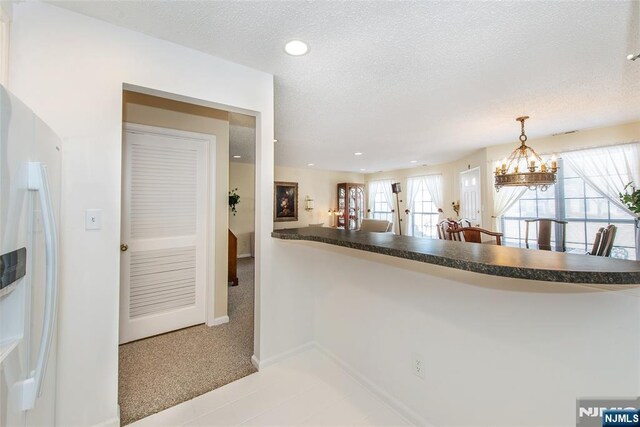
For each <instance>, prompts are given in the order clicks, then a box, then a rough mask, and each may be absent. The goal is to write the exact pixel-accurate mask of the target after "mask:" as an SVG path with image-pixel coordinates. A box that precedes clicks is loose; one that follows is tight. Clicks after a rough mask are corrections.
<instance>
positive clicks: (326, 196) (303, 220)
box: [229, 162, 364, 254]
mask: <svg viewBox="0 0 640 427" xmlns="http://www.w3.org/2000/svg"><path fill="white" fill-rule="evenodd" d="M253 171H254V167H253V165H251V164H247V163H239V162H231V163H230V164H229V188H236V187H237V188H238V194H240V204H239V205H238V206H237V210H238V213H237V214H236V216H233V215H232V216H231V217H230V218H229V226H230V228H231V230H232V231H233V232H234V233H235V234H236V236H237V237H238V254H245V253H249V233H251V232H252V231H253V229H254V223H253V191H254V189H253V182H252V180H251V177H252V176H253ZM274 173H275V178H274V179H275V181H285V182H297V183H298V193H299V194H298V221H286V222H274V223H273V228H274V229H275V230H278V229H282V228H295V227H306V226H308V225H309V224H319V223H324V226H325V227H330V226H331V224H332V222H331V221H332V219H331V216H330V215H329V214H328V211H329V209H335V208H337V206H338V201H337V193H338V190H337V185H338V184H339V183H341V182H355V183H364V175H363V174H360V173H351V172H336V171H327V170H318V169H313V168H291V167H283V166H276V167H275V172H274ZM307 196H309V197H311V198H312V199H313V201H314V209H313V210H310V211H307V210H305V203H304V200H305V198H306V197H307ZM272 217H273V214H272ZM333 221H335V218H334V219H333Z"/></svg>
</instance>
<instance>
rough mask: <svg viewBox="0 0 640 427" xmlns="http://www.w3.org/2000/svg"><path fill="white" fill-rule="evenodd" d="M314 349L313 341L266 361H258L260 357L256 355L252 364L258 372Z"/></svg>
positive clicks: (252, 358) (252, 359)
mask: <svg viewBox="0 0 640 427" xmlns="http://www.w3.org/2000/svg"><path fill="white" fill-rule="evenodd" d="M314 347H315V343H314V342H313V341H310V342H308V343H305V344H302V345H300V346H298V347H295V348H292V349H291V350H287V351H284V352H282V353H280V354H276V355H275V356H271V357H268V358H267V359H265V360H260V359H258V357H257V356H256V355H255V354H254V355H253V356H251V363H252V364H253V366H255V367H256V369H257V370H260V369H263V368H265V367H267V366H269V365H273V364H274V363H276V362H279V361H281V360H283V359H286V358H287V357H291V356H294V355H296V354H298V353H302V352H303V351H306V350H311V349H312V348H314Z"/></svg>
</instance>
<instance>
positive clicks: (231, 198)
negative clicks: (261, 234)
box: [229, 188, 240, 216]
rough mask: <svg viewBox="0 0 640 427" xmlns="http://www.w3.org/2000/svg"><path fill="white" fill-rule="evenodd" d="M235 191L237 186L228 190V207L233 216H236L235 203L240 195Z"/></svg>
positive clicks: (238, 200)
mask: <svg viewBox="0 0 640 427" xmlns="http://www.w3.org/2000/svg"><path fill="white" fill-rule="evenodd" d="M237 191H238V189H237V188H234V189H233V190H231V191H229V207H230V208H231V212H232V213H233V216H236V213H237V212H238V211H237V210H236V205H237V204H238V203H240V195H238V193H237Z"/></svg>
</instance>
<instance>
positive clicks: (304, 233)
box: [271, 227, 640, 285]
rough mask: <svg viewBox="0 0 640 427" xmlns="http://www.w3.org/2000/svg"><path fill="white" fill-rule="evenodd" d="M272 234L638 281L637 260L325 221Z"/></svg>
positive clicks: (556, 278) (588, 279)
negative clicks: (326, 225)
mask: <svg viewBox="0 0 640 427" xmlns="http://www.w3.org/2000/svg"><path fill="white" fill-rule="evenodd" d="M271 236H272V237H275V238H278V239H283V240H307V241H311V242H321V243H326V244H329V245H335V246H342V247H347V248H352V249H358V250H362V251H368V252H374V253H378V254H383V255H389V256H393V257H398V258H405V259H410V260H414V261H420V262H424V263H428V264H435V265H441V266H444V267H450V268H456V269H459V270H467V271H473V272H476V273H482V274H490V275H493V276H504V277H513V278H518V279H529V280H541V281H547V282H565V283H587V284H611V285H632V284H638V285H640V261H627V260H620V259H613V258H602V257H594V256H589V255H581V254H570V253H562V252H550V251H540V250H532V249H520V248H513V247H507V246H495V245H485V244H478V243H466V242H453V241H448V240H434V239H421V238H415V237H408V236H396V235H393V234H390V233H368V232H360V231H348V230H338V229H334V228H324V227H306V228H291V229H284V230H276V231H274V232H272V233H271Z"/></svg>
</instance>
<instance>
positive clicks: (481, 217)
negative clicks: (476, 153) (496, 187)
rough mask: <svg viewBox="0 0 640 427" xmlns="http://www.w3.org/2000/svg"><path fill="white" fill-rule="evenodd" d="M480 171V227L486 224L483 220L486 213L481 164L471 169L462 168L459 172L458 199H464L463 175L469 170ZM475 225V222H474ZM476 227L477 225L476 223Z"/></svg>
mask: <svg viewBox="0 0 640 427" xmlns="http://www.w3.org/2000/svg"><path fill="white" fill-rule="evenodd" d="M476 171H477V172H478V181H479V182H478V196H479V197H480V203H478V209H479V210H480V212H478V222H479V224H480V227H483V226H484V225H483V224H484V221H483V219H484V218H483V215H484V209H483V205H482V200H483V197H482V188H483V187H482V184H483V183H482V168H481V167H480V166H476V167H473V168H469V169H465V170H462V171H460V172H459V173H458V199H462V175H463V174H466V173H469V172H476ZM472 225H473V224H472ZM474 227H475V225H474Z"/></svg>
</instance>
